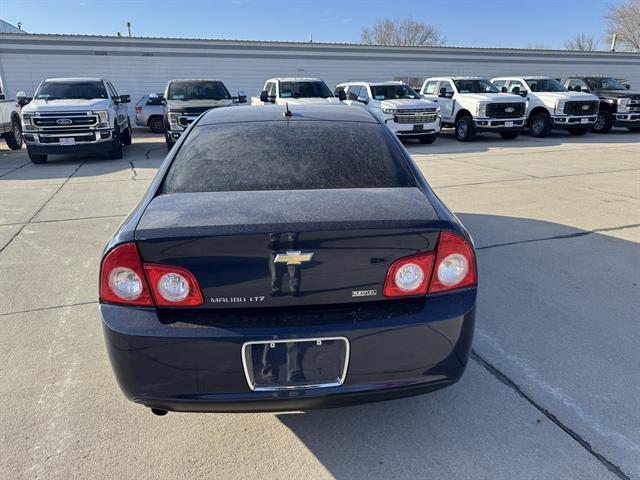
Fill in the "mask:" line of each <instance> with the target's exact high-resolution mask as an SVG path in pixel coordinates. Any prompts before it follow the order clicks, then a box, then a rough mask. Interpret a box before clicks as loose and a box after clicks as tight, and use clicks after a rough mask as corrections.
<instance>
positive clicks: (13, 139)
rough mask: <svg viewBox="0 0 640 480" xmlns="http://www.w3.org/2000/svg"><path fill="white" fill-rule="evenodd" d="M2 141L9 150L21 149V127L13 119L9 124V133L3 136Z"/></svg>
mask: <svg viewBox="0 0 640 480" xmlns="http://www.w3.org/2000/svg"><path fill="white" fill-rule="evenodd" d="M4 141H5V142H6V143H7V147H9V148H10V149H11V150H20V149H21V148H22V126H20V122H18V121H16V120H15V119H14V120H13V121H12V122H11V131H9V132H7V133H5V134H4Z"/></svg>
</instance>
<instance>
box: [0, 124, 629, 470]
mask: <svg viewBox="0 0 640 480" xmlns="http://www.w3.org/2000/svg"><path fill="white" fill-rule="evenodd" d="M136 133H137V135H136V136H135V138H134V144H133V145H132V146H130V147H127V148H126V150H125V157H124V159H122V160H106V159H104V158H100V157H88V158H81V157H70V158H64V157H60V158H56V157H53V158H52V160H51V161H50V163H49V164H46V165H32V164H31V163H29V161H28V157H27V155H26V151H25V150H24V149H23V150H22V151H17V152H12V151H9V150H7V149H6V147H4V145H3V147H2V148H3V149H2V150H0V272H1V274H0V378H1V379H2V380H1V381H0V389H1V394H2V399H3V402H2V408H0V478H6V479H20V478H47V479H70V478H83V479H84V478H91V479H100V478H105V479H106V478H109V479H112V478H141V479H142V478H144V479H147V478H149V479H159V478H266V477H270V478H300V477H305V478H331V477H336V478H343V479H358V478H363V479H365V478H367V479H369V478H429V479H451V478H464V479H492V480H494V479H515V478H518V479H519V478H526V479H581V480H584V479H607V478H613V479H615V478H637V479H640V401H638V399H639V398H640V375H639V374H638V372H640V346H639V339H640V321H639V319H640V288H639V284H640V244H639V242H640V135H638V134H630V133H628V132H626V130H624V131H623V130H620V131H614V132H612V133H611V134H609V135H601V136H598V135H587V136H584V137H570V136H569V135H567V134H565V133H557V134H553V135H552V136H550V137H548V138H546V139H535V138H532V137H529V136H525V135H522V136H521V137H520V138H519V139H518V140H516V141H504V140H502V139H500V138H499V137H497V136H494V135H483V136H479V137H478V139H477V141H475V142H473V143H464V144H463V143H459V142H456V141H455V140H454V139H453V136H452V135H450V134H445V135H443V136H441V137H440V138H439V139H438V140H437V141H436V143H435V144H433V145H420V144H418V143H411V144H407V147H408V148H409V150H410V151H411V153H412V155H413V157H414V159H415V160H416V162H417V163H418V165H419V166H420V167H421V169H422V170H423V172H424V173H425V175H426V177H427V179H428V180H429V182H430V184H431V185H432V186H433V187H434V190H435V191H436V193H437V194H438V195H439V196H440V197H441V198H442V199H443V200H444V201H445V203H447V205H448V206H449V207H450V208H451V209H452V210H453V211H454V212H456V214H457V215H458V216H459V217H460V219H461V220H462V221H463V223H464V224H465V225H466V226H467V228H469V230H470V231H471V233H472V235H473V237H474V239H475V242H476V247H477V249H478V262H479V274H480V289H479V292H480V293H479V304H478V317H477V329H476V337H475V341H474V349H473V350H474V351H473V356H472V360H471V361H470V364H469V366H468V369H467V371H466V373H465V375H464V376H463V378H462V380H461V381H460V382H459V383H458V384H456V385H454V386H453V387H451V388H448V389H445V390H441V391H439V392H436V393H433V394H429V395H424V396H419V397H413V398H409V399H403V400H395V401H391V402H384V403H377V404H369V405H363V406H357V407H349V408H343V409H335V410H323V411H314V412H305V413H302V412H301V413H289V414H266V413H262V414H204V415H203V414H176V413H170V414H169V415H167V416H166V417H156V416H154V415H152V414H151V413H150V412H149V411H148V410H146V409H145V408H143V407H141V406H139V405H136V404H133V403H130V402H128V401H127V400H125V398H124V397H123V396H122V394H121V393H120V391H119V389H118V387H117V385H116V383H115V380H114V377H113V375H112V372H111V368H110V365H109V362H108V358H107V355H106V351H105V348H104V344H103V339H102V332H101V326H100V318H99V314H98V309H97V303H96V299H97V285H98V282H97V275H98V267H99V265H98V262H99V258H100V253H101V250H102V248H103V246H104V244H105V242H106V241H107V239H108V238H109V237H110V236H111V234H112V233H113V231H114V229H115V228H116V227H117V225H118V224H119V223H120V222H121V221H122V219H123V218H124V216H125V215H126V214H127V213H128V211H129V210H130V209H132V208H133V207H134V206H135V204H136V203H137V201H138V200H139V198H140V197H141V195H142V194H143V193H144V191H145V189H146V188H147V186H148V185H149V182H150V181H151V179H152V177H153V175H154V173H155V171H156V169H157V167H158V166H159V164H160V163H161V162H162V159H163V158H164V155H165V154H166V147H165V145H164V141H163V137H162V136H161V135H159V136H153V135H149V134H144V133H141V132H136Z"/></svg>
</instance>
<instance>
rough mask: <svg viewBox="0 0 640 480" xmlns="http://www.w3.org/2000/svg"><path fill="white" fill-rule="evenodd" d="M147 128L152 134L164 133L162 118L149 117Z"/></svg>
mask: <svg viewBox="0 0 640 480" xmlns="http://www.w3.org/2000/svg"><path fill="white" fill-rule="evenodd" d="M149 128H150V129H151V131H152V132H153V133H162V132H164V122H163V121H162V117H151V118H150V119H149Z"/></svg>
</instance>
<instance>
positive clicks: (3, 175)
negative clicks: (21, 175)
mask: <svg viewBox="0 0 640 480" xmlns="http://www.w3.org/2000/svg"><path fill="white" fill-rule="evenodd" d="M30 163H31V162H25V163H23V164H22V165H20V166H18V167H16V168H14V169H11V170H9V171H8V172H5V173H3V174H2V175H0V178H2V177H5V176H7V175H9V174H10V173H13V172H15V171H16V170H20V169H21V168H22V167H25V166H27V165H29V164H30Z"/></svg>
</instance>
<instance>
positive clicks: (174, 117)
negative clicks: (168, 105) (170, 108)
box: [168, 112, 183, 130]
mask: <svg viewBox="0 0 640 480" xmlns="http://www.w3.org/2000/svg"><path fill="white" fill-rule="evenodd" d="M179 116H180V114H179V113H177V112H169V114H168V117H169V127H170V128H171V130H183V127H182V125H180V124H179V123H178V117H179Z"/></svg>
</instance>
